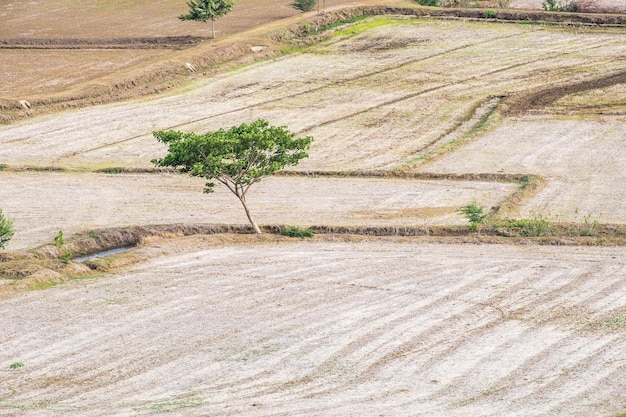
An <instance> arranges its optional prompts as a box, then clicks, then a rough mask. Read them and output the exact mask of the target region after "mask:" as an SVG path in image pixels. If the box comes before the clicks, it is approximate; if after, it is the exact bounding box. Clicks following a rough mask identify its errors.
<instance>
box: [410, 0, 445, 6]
mask: <svg viewBox="0 0 626 417" xmlns="http://www.w3.org/2000/svg"><path fill="white" fill-rule="evenodd" d="M415 1H416V2H417V3H418V4H420V5H422V6H435V7H438V6H439V0H415Z"/></svg>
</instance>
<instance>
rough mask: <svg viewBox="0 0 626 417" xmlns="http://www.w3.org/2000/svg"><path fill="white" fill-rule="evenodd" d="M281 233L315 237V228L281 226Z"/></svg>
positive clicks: (292, 235) (291, 235) (290, 235)
mask: <svg viewBox="0 0 626 417" xmlns="http://www.w3.org/2000/svg"><path fill="white" fill-rule="evenodd" d="M280 234H281V235H283V236H289V237H303V238H304V237H313V230H311V229H310V228H308V229H303V228H301V227H298V226H288V227H281V228H280Z"/></svg>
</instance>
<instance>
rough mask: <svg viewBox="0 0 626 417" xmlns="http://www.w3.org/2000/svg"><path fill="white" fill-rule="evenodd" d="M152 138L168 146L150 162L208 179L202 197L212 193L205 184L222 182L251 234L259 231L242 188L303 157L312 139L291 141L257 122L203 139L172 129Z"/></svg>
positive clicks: (284, 132) (284, 131) (291, 135)
mask: <svg viewBox="0 0 626 417" xmlns="http://www.w3.org/2000/svg"><path fill="white" fill-rule="evenodd" d="M153 134H154V137H155V138H156V139H157V140H158V141H160V142H163V143H165V144H167V145H168V153H167V155H166V156H165V157H163V158H160V159H153V160H152V163H154V164H156V165H157V166H161V167H166V166H167V167H173V168H176V169H179V170H180V171H181V172H187V173H189V174H190V175H191V176H194V177H203V178H206V179H208V180H209V181H208V182H207V183H206V185H205V189H204V192H205V193H211V192H213V188H214V186H215V183H213V182H211V181H210V180H216V181H218V182H220V183H222V184H224V185H225V186H226V187H227V188H228V189H229V190H230V191H231V192H232V193H233V194H235V195H236V196H237V198H238V199H239V201H241V204H242V205H243V207H244V210H245V211H246V216H247V217H248V220H249V221H250V224H252V226H253V227H254V230H255V231H256V232H257V233H261V230H260V228H259V227H258V225H257V224H256V222H255V221H254V219H253V218H252V215H251V213H250V210H249V209H248V205H247V202H246V194H247V192H248V190H249V189H250V187H251V186H252V185H253V184H255V183H257V182H259V181H261V179H262V178H263V177H266V176H268V175H271V174H273V173H275V172H276V171H279V170H281V169H283V168H284V167H285V166H291V165H297V164H298V162H300V160H301V159H303V158H306V157H308V156H309V155H308V153H307V152H306V150H308V149H309V147H310V146H311V142H312V141H313V138H312V137H310V136H307V137H303V138H299V139H295V134H294V133H291V132H290V131H289V130H287V128H286V127H282V126H280V127H277V126H270V124H269V123H268V122H267V121H266V120H263V119H259V120H257V121H255V122H253V123H250V124H246V123H243V124H241V125H239V126H233V127H231V128H230V129H228V130H224V129H219V130H217V131H214V132H208V133H205V134H203V135H202V134H200V135H199V134H196V133H193V132H188V133H183V132H179V131H173V130H167V131H158V132H154V133H153Z"/></svg>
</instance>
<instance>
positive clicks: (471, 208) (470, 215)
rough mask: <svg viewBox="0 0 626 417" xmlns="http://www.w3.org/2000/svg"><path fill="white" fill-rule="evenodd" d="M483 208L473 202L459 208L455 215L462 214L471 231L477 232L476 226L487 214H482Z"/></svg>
mask: <svg viewBox="0 0 626 417" xmlns="http://www.w3.org/2000/svg"><path fill="white" fill-rule="evenodd" d="M484 210H485V208H484V207H483V206H481V205H480V204H478V202H477V201H476V200H473V201H472V202H471V203H470V204H468V205H466V206H463V207H461V208H460V209H458V210H457V213H459V214H462V215H463V216H464V217H465V218H466V219H467V220H468V221H469V223H470V229H471V230H472V231H474V232H475V231H477V230H478V225H479V224H481V223H482V222H483V221H485V218H486V217H487V214H485V213H484Z"/></svg>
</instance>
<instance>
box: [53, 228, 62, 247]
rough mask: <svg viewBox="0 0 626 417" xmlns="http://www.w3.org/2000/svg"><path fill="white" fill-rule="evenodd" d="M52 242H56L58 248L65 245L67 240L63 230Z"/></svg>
mask: <svg viewBox="0 0 626 417" xmlns="http://www.w3.org/2000/svg"><path fill="white" fill-rule="evenodd" d="M52 241H53V242H54V246H56V247H57V248H58V247H59V246H61V245H63V244H64V243H65V238H64V237H63V230H59V233H57V234H56V236H55V237H54V239H52Z"/></svg>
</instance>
